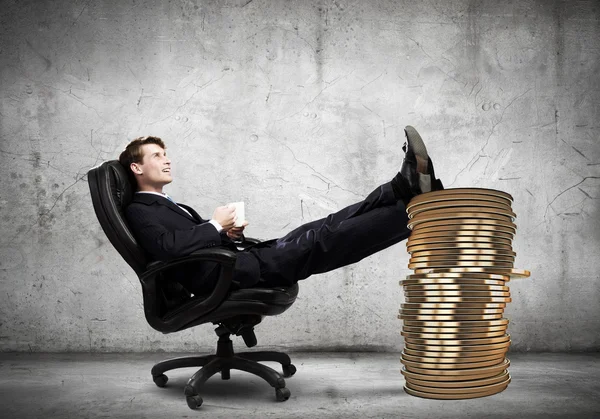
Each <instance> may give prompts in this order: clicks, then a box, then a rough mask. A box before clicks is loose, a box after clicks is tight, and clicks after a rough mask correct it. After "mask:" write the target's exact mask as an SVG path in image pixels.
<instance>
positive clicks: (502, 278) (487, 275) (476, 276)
mask: <svg viewBox="0 0 600 419" xmlns="http://www.w3.org/2000/svg"><path fill="white" fill-rule="evenodd" d="M431 278H460V279H465V278H466V279H494V280H497V281H508V280H509V279H510V276H508V275H503V274H492V273H487V272H430V273H421V274H410V275H406V279H431Z"/></svg>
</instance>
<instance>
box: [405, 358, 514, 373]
mask: <svg viewBox="0 0 600 419" xmlns="http://www.w3.org/2000/svg"><path fill="white" fill-rule="evenodd" d="M400 362H401V363H402V364H404V365H406V369H407V370H409V371H413V370H416V369H426V370H427V369H435V370H457V369H468V368H483V367H493V366H494V365H498V364H503V363H504V356H501V357H499V358H494V359H488V360H485V361H483V360H481V361H476V362H462V363H458V364H449V363H433V364H432V363H426V362H415V361H409V360H408V359H405V358H400Z"/></svg>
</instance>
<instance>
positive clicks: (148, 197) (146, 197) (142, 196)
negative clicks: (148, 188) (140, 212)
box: [133, 193, 202, 222]
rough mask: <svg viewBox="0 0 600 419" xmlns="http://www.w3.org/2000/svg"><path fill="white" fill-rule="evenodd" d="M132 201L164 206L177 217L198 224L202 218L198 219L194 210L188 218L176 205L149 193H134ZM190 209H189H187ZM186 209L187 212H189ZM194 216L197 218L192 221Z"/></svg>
mask: <svg viewBox="0 0 600 419" xmlns="http://www.w3.org/2000/svg"><path fill="white" fill-rule="evenodd" d="M133 201H139V202H143V203H146V204H152V203H154V202H156V203H157V204H159V205H164V206H166V207H167V208H169V209H170V210H172V211H174V212H176V213H177V214H179V215H182V216H184V217H185V218H187V219H189V220H192V221H194V222H199V221H201V220H202V218H200V216H198V213H197V212H196V211H194V210H192V211H193V212H192V211H190V213H191V214H192V215H193V216H192V217H190V215H189V214H188V213H187V212H185V211H184V210H182V209H181V208H179V207H178V206H177V205H176V204H174V203H173V202H171V201H169V200H168V199H167V198H164V197H160V196H158V195H155V194H149V193H136V194H134V196H133ZM188 208H189V207H187V206H186V209H188ZM189 209H191V208H189ZM189 209H188V210H189ZM194 216H198V219H197V220H196V219H194Z"/></svg>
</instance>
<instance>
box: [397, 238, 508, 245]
mask: <svg viewBox="0 0 600 419" xmlns="http://www.w3.org/2000/svg"><path fill="white" fill-rule="evenodd" d="M406 243H407V244H406V245H407V246H417V245H420V244H430V243H496V244H504V245H506V246H511V245H512V239H506V238H504V237H477V236H434V237H423V238H411V237H409V238H408V240H407V241H406Z"/></svg>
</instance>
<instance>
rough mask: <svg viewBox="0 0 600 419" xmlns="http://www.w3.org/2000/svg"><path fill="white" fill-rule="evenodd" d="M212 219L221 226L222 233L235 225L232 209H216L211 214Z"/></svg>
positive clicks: (233, 210)
mask: <svg viewBox="0 0 600 419" xmlns="http://www.w3.org/2000/svg"><path fill="white" fill-rule="evenodd" d="M212 219H213V220H215V221H216V222H217V223H219V224H221V227H223V230H224V231H227V232H229V229H231V227H233V224H234V223H235V208H233V207H226V206H223V207H217V208H216V209H215V212H214V213H213V216H212Z"/></svg>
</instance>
